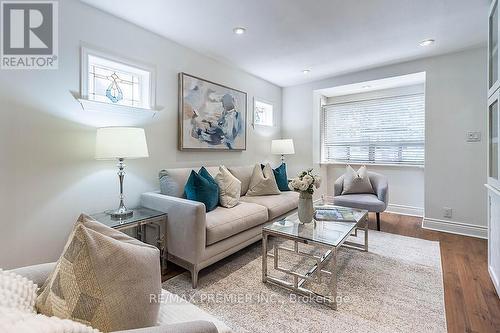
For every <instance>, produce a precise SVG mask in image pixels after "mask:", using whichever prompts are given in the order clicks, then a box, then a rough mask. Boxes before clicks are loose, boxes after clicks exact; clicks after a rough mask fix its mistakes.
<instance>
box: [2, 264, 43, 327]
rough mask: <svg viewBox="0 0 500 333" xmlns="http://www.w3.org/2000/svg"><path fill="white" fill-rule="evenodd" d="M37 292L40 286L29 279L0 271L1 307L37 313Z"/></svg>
mask: <svg viewBox="0 0 500 333" xmlns="http://www.w3.org/2000/svg"><path fill="white" fill-rule="evenodd" d="M37 290H38V286H37V285H36V284H34V283H33V282H32V281H30V280H28V279H27V278H25V277H23V276H21V275H18V274H16V273H13V272H6V271H3V270H1V269H0V306H4V307H8V308H10V309H17V310H20V311H24V312H35V300H36V297H37ZM0 332H7V331H0Z"/></svg>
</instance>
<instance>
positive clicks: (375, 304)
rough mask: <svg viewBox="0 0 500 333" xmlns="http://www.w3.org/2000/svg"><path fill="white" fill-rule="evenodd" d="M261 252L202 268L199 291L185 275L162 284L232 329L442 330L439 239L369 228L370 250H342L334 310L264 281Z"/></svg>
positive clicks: (252, 250) (250, 251)
mask: <svg viewBox="0 0 500 333" xmlns="http://www.w3.org/2000/svg"><path fill="white" fill-rule="evenodd" d="M362 237H363V232H359V233H358V239H354V241H358V242H361V241H362ZM353 238H354V237H353ZM309 250H311V249H310V248H309ZM260 251H261V244H260V243H256V244H254V245H252V246H250V247H248V248H246V249H244V250H242V251H240V252H238V253H236V254H234V255H232V256H230V257H228V258H226V259H224V260H222V261H221V262H219V263H216V264H214V265H212V266H210V267H209V268H207V269H205V270H203V271H202V272H200V280H199V286H198V289H196V290H193V289H192V288H191V283H190V278H189V274H188V273H184V274H181V275H179V276H176V277H174V278H172V279H170V280H168V281H166V282H165V283H164V284H163V288H164V289H167V290H168V291H170V292H172V293H174V294H177V295H178V296H180V297H182V298H184V299H186V300H188V301H190V302H191V303H193V304H195V305H197V306H199V307H201V308H202V309H204V310H205V311H207V312H209V313H210V314H212V315H213V316H215V317H217V318H219V319H220V320H222V321H223V322H225V323H226V324H227V325H228V326H230V327H231V328H232V329H233V330H234V331H235V332H446V319H445V309H444V293H443V278H442V271H441V255H440V250H439V243H438V242H431V241H426V240H422V239H417V238H409V237H403V236H399V235H393V234H388V233H383V232H377V231H370V233H369V252H368V253H367V252H360V251H356V250H351V249H347V248H342V249H341V250H340V251H339V257H338V264H339V266H338V267H339V268H338V298H337V299H339V300H340V303H339V304H338V310H337V311H334V310H331V309H329V308H328V307H326V306H325V305H322V304H317V303H315V302H313V301H310V300H308V299H307V298H305V297H300V296H299V295H293V294H291V293H290V292H289V291H287V290H285V289H282V288H280V287H277V286H274V285H272V284H270V283H266V284H264V283H262V282H261V272H262V261H261V255H260V254H261V252H260ZM293 259H294V258H292V257H290V258H289V259H286V258H285V260H286V261H288V262H290V263H292V262H293V266H297V267H299V266H300V265H301V264H304V262H302V261H301V260H295V261H294V260H293ZM271 263H272V260H270V264H271ZM270 273H271V274H273V275H279V273H278V272H276V271H274V270H271V271H270ZM311 287H315V288H322V286H321V285H320V284H318V285H317V286H314V285H311Z"/></svg>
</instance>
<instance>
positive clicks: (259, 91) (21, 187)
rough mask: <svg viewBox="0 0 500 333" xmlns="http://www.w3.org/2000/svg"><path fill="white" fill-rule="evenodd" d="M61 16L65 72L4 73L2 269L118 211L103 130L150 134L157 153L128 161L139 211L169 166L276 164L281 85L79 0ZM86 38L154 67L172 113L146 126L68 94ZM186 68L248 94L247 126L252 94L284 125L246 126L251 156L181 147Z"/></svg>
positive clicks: (37, 259) (41, 256)
mask: <svg viewBox="0 0 500 333" xmlns="http://www.w3.org/2000/svg"><path fill="white" fill-rule="evenodd" d="M59 10H60V13H59V18H60V20H59V26H60V29H59V48H60V50H59V59H60V60H59V69H58V70H53V71H48V70H45V71H32V70H29V71H7V70H5V71H0V149H1V150H0V182H1V183H0V211H1V217H0V228H1V230H2V231H1V233H0V244H1V247H0V249H1V251H0V267H2V268H12V267H17V266H22V265H27V264H34V263H42V262H46V261H50V260H54V259H56V258H57V257H58V256H59V254H60V252H61V250H62V247H63V245H64V243H65V241H66V237H67V235H68V234H69V231H70V229H71V226H72V225H73V223H74V221H75V220H76V218H77V217H78V215H79V214H80V212H87V213H94V212H99V211H102V210H105V209H111V208H114V207H115V206H116V205H117V191H118V183H117V179H116V170H115V169H114V168H115V164H116V163H115V162H113V161H95V160H94V158H93V155H94V144H95V127H98V126H102V125H139V126H143V127H145V129H146V135H147V139H148V145H149V149H150V156H151V157H150V158H149V159H143V160H131V161H128V162H127V165H128V169H127V176H126V180H125V190H126V195H127V203H128V205H129V206H132V207H133V206H135V205H137V204H138V201H139V196H140V194H141V193H142V192H145V191H149V190H154V189H156V188H157V187H158V181H157V174H158V171H159V170H160V169H161V168H165V167H175V166H199V165H201V164H202V163H204V164H205V165H218V164H219V163H225V164H228V165H229V164H233V165H234V164H251V163H254V162H256V161H263V160H272V161H277V159H276V158H275V157H274V156H273V155H270V141H271V139H273V138H279V137H280V131H281V130H280V123H279V122H280V121H279V120H281V99H282V96H281V88H280V87H277V86H275V85H273V84H270V83H268V82H266V81H263V80H261V79H258V78H256V77H254V76H251V75H249V74H247V73H245V72H243V71H241V70H238V69H236V68H233V67H229V66H226V65H223V64H221V63H218V62H217V61H214V60H212V59H210V58H207V57H205V56H203V55H200V54H198V53H195V52H193V51H191V50H189V49H186V48H184V47H182V46H180V45H178V44H176V43H174V42H171V41H168V40H166V39H164V38H161V37H159V36H157V35H155V34H153V33H150V32H147V31H145V30H143V29H141V28H139V27H137V26H135V25H133V24H130V23H127V22H125V21H122V20H120V19H118V18H115V17H113V16H110V15H108V14H105V13H103V12H100V11H98V10H96V9H94V8H92V7H89V6H87V5H84V4H82V3H80V2H78V1H76V0H65V1H60V2H59ZM235 38H236V36H235ZM81 42H83V43H87V44H90V45H93V46H96V47H98V48H104V49H108V50H112V52H113V53H116V54H118V55H122V56H124V57H128V58H131V59H136V60H139V61H142V62H145V63H149V64H153V65H155V66H156V69H157V94H156V95H157V97H156V99H157V104H158V105H162V106H164V110H163V111H162V112H161V113H160V114H158V115H157V116H156V117H155V118H154V119H151V120H149V121H147V122H146V123H136V122H135V121H133V120H130V119H123V118H120V117H114V118H112V119H104V117H99V116H98V115H97V114H96V113H92V112H90V113H89V112H84V111H82V109H81V107H80V106H79V104H78V103H77V102H76V101H75V100H74V99H73V97H72V96H71V94H70V91H79V71H80V67H79V66H80V65H79V52H80V43H81ZM181 71H183V72H187V73H190V74H193V75H196V76H199V77H204V78H207V79H209V80H212V81H215V82H219V83H221V84H224V85H227V86H230V87H234V88H236V89H239V90H243V91H246V92H247V93H248V115H247V118H248V122H249V123H250V122H251V119H252V116H251V115H252V112H251V108H252V103H253V102H252V101H253V97H254V96H258V97H261V98H263V99H265V100H268V101H272V102H274V103H275V110H276V112H277V119H278V124H277V126H275V127H274V128H268V129H263V128H257V129H255V130H254V129H253V128H252V127H251V126H250V125H248V127H247V130H248V139H247V150H246V151H244V152H221V153H213V152H208V153H201V152H197V153H189V152H180V151H178V150H177V148H176V147H177V73H179V72H181Z"/></svg>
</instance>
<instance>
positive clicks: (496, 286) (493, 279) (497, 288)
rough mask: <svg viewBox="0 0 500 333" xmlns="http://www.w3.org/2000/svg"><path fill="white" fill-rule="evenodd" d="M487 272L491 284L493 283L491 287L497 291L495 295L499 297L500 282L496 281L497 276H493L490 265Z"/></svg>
mask: <svg viewBox="0 0 500 333" xmlns="http://www.w3.org/2000/svg"><path fill="white" fill-rule="evenodd" d="M488 272H489V273H490V277H491V282H493V285H494V286H495V289H496V290H497V295H500V280H498V276H497V275H496V274H495V272H494V271H493V269H492V267H491V266H490V265H488Z"/></svg>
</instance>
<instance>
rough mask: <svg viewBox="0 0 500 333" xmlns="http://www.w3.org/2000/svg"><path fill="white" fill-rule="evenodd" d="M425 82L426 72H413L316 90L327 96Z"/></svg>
mask: <svg viewBox="0 0 500 333" xmlns="http://www.w3.org/2000/svg"><path fill="white" fill-rule="evenodd" d="M424 83H425V72H420V73H413V74H407V75H400V76H394V77H387V78H384V79H379V80H373V81H364V82H358V83H353V84H346V85H343V86H336V87H331V88H325V89H320V90H316V92H319V93H321V95H323V96H326V97H334V96H345V95H352V94H360V93H367V92H371V91H377V90H384V89H391V88H398V87H405V86H413V85H417V84H424Z"/></svg>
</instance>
